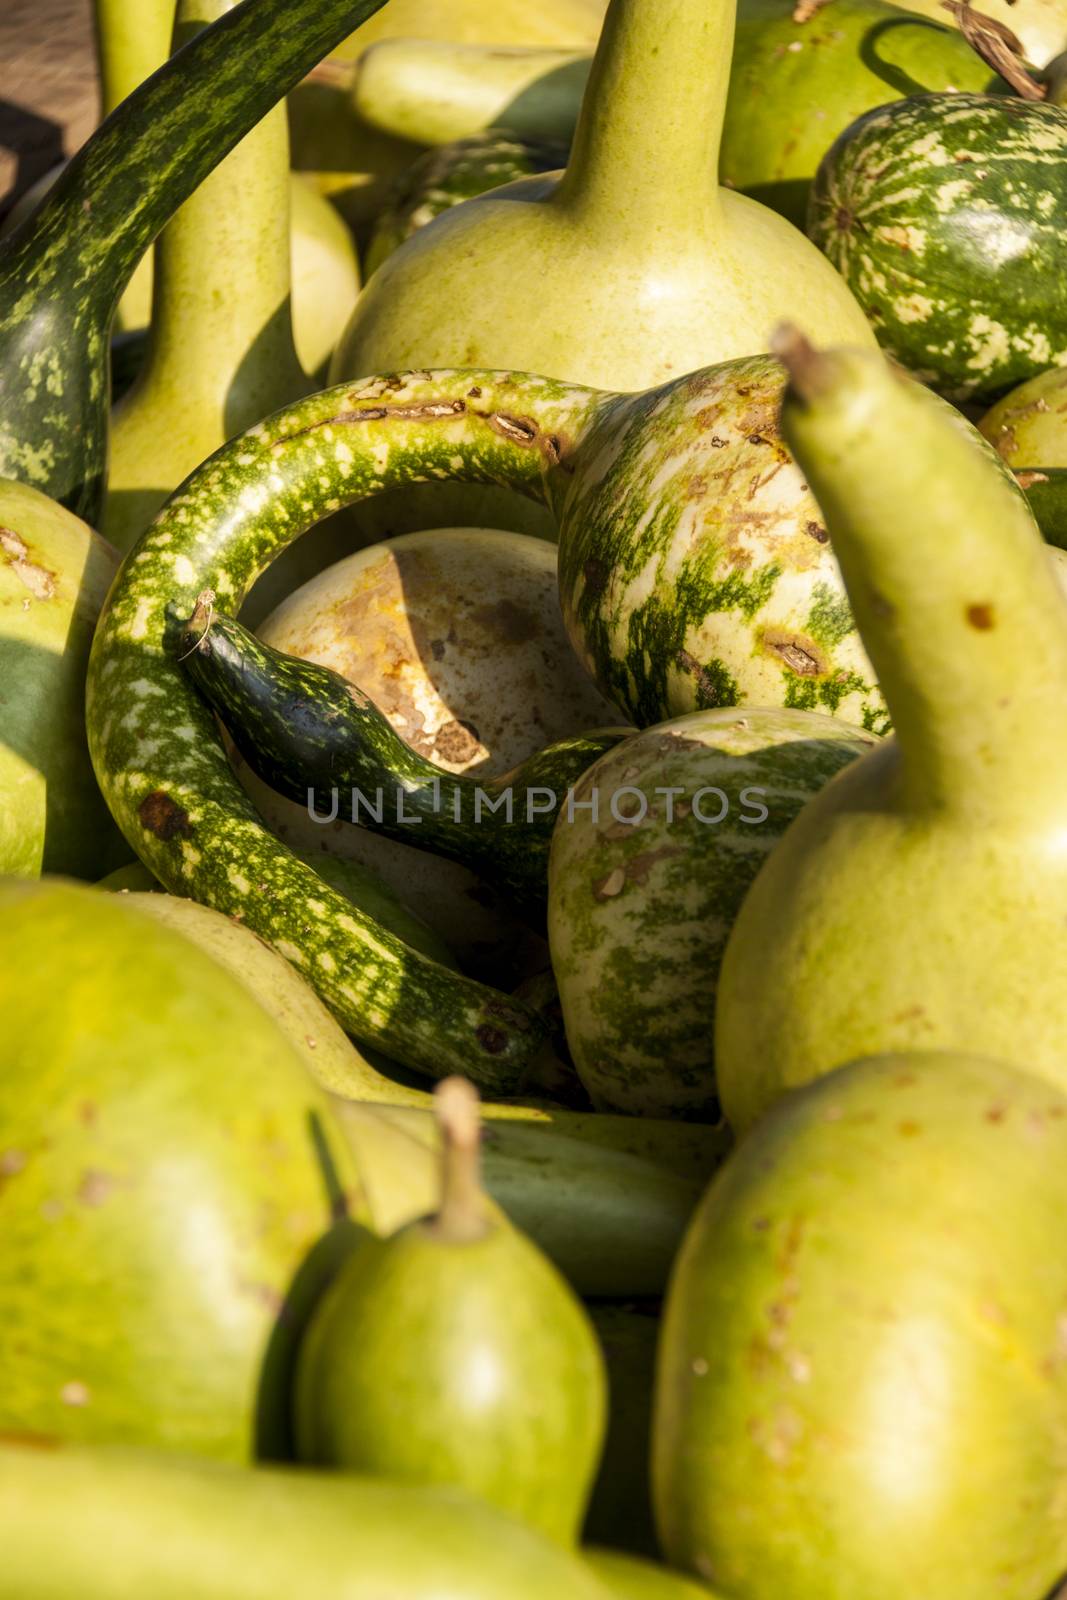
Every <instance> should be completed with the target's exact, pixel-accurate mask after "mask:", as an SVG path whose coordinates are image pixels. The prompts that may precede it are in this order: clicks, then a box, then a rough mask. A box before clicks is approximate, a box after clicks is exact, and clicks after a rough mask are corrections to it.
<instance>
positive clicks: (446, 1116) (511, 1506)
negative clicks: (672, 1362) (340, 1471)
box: [296, 1079, 605, 1543]
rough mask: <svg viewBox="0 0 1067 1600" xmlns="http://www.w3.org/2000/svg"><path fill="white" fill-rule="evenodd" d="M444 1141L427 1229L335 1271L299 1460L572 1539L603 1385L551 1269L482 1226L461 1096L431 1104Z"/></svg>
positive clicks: (314, 1337)
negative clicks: (435, 1488)
mask: <svg viewBox="0 0 1067 1600" xmlns="http://www.w3.org/2000/svg"><path fill="white" fill-rule="evenodd" d="M437 1105H438V1116H439V1118H440V1121H441V1125H442V1131H443V1135H444V1147H443V1158H442V1190H441V1198H440V1204H439V1207H438V1210H437V1212H436V1214H435V1215H434V1216H432V1217H429V1218H427V1219H424V1220H423V1221H421V1222H416V1223H414V1224H413V1225H411V1226H410V1227H408V1228H406V1229H404V1230H403V1231H402V1232H401V1233H399V1234H395V1235H394V1236H393V1237H392V1238H391V1239H388V1240H384V1241H381V1242H380V1243H375V1242H370V1241H368V1243H367V1247H366V1249H361V1250H359V1251H358V1252H357V1254H356V1255H354V1256H353V1257H352V1258H351V1259H350V1261H349V1262H348V1263H347V1265H346V1267H345V1268H344V1269H343V1270H342V1271H341V1273H340V1274H339V1275H338V1278H337V1280H336V1282H335V1283H334V1284H333V1286H332V1287H331V1289H330V1291H329V1293H328V1294H327V1296H326V1297H325V1299H324V1300H323V1303H322V1305H321V1307H320V1309H319V1311H318V1312H317V1313H316V1316H315V1319H314V1322H313V1324H312V1326H311V1328H310V1329H309V1331H308V1335H307V1338H306V1341H305V1344H304V1348H303V1352H302V1355H301V1360H300V1367H299V1372H298V1378H297V1397H296V1415H297V1444H298V1449H299V1451H300V1454H301V1457H302V1459H303V1460H305V1461H309V1462H317V1463H320V1464H323V1465H329V1466H341V1467H345V1468H348V1469H349V1470H352V1471H356V1472H361V1473H366V1474H369V1475H371V1476H381V1477H388V1478H394V1479H398V1480H400V1481H403V1482H408V1483H422V1484H430V1483H438V1484H450V1485H455V1486H456V1487H460V1488H464V1489H467V1490H469V1491H470V1492H471V1493H473V1494H476V1495H478V1496H479V1497H481V1498H482V1499H484V1500H487V1501H489V1503H490V1504H492V1505H495V1506H497V1507H499V1508H500V1509H501V1510H505V1511H508V1512H511V1513H513V1514H514V1515H515V1516H517V1517H520V1518H521V1519H522V1520H524V1521H526V1522H528V1523H530V1524H531V1525H532V1526H534V1527H536V1528H539V1529H540V1530H541V1531H542V1532H544V1533H546V1534H548V1535H549V1536H550V1537H551V1538H553V1539H557V1540H560V1541H561V1542H564V1543H568V1542H570V1541H572V1540H574V1539H575V1538H577V1535H578V1530H579V1528H580V1526H581V1521H582V1517H583V1514H584V1512H585V1506H586V1501H587V1499H588V1495H589V1490H590V1486H591V1483H592V1478H593V1474H594V1472H595V1470H596V1466H597V1461H598V1459H599V1455H600V1448H601V1443H602V1439H603V1431H604V1410H605V1399H604V1372H603V1364H602V1358H601V1355H600V1351H599V1348H598V1345H597V1341H596V1336H595V1334H594V1333H593V1330H592V1328H591V1327H590V1325H589V1322H588V1319H587V1318H586V1315H585V1312H584V1311H583V1310H582V1307H581V1305H580V1303H579V1302H578V1301H577V1300H576V1299H575V1298H574V1296H573V1294H572V1292H571V1291H570V1290H569V1289H568V1288H567V1287H566V1285H565V1284H564V1282H563V1280H562V1279H561V1278H560V1277H558V1276H557V1274H556V1271H555V1268H553V1267H552V1266H550V1264H549V1263H548V1262H547V1261H546V1260H545V1258H544V1257H543V1256H542V1255H541V1254H540V1252H539V1251H538V1250H537V1248H536V1247H535V1246H534V1245H532V1244H531V1243H530V1241H529V1240H527V1239H525V1238H524V1237H523V1236H522V1235H521V1234H519V1233H517V1232H516V1231H515V1230H514V1229H512V1228H511V1227H510V1226H509V1225H508V1224H507V1223H506V1222H505V1221H503V1220H502V1219H499V1218H497V1217H494V1216H491V1215H490V1212H489V1210H488V1205H487V1201H486V1198H485V1195H484V1193H483V1191H482V1188H481V1184H480V1181H479V1177H478V1139H479V1125H478V1109H477V1096H476V1095H475V1093H474V1091H473V1089H471V1088H470V1086H469V1085H468V1084H466V1083H465V1082H464V1081H463V1080H461V1079H451V1080H448V1081H447V1082H446V1083H445V1084H442V1085H441V1086H440V1087H439V1089H438V1091H437Z"/></svg>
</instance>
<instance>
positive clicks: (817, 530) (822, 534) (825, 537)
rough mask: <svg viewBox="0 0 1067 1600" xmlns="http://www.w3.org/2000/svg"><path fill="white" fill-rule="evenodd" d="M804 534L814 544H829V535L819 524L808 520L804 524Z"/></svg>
mask: <svg viewBox="0 0 1067 1600" xmlns="http://www.w3.org/2000/svg"><path fill="white" fill-rule="evenodd" d="M804 532H805V533H806V534H809V535H810V536H811V538H812V539H814V540H815V543H816V544H829V542H830V535H829V534H828V533H827V531H826V529H825V528H824V527H823V526H822V524H821V523H820V522H816V521H815V520H814V519H810V520H809V521H807V522H805V524H804Z"/></svg>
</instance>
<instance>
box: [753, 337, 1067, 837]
mask: <svg viewBox="0 0 1067 1600" xmlns="http://www.w3.org/2000/svg"><path fill="white" fill-rule="evenodd" d="M774 348H775V351H776V353H777V354H778V355H780V357H781V358H782V359H783V361H784V362H785V364H786V366H787V368H788V370H789V375H790V380H791V385H790V391H789V393H788V395H787V398H786V403H785V406H784V408H783V431H784V434H785V437H786V440H787V442H788V443H789V445H790V447H791V448H792V450H793V451H794V453H795V455H796V458H797V460H798V462H799V463H800V466H801V468H802V469H803V471H804V472H805V474H806V475H807V477H808V479H809V481H810V483H811V486H812V489H813V490H814V492H815V495H816V498H817V499H818V501H819V504H820V506H821V507H822V510H823V514H824V516H825V518H826V523H827V527H828V529H829V532H830V538H831V541H832V543H833V549H834V554H835V555H836V557H837V559H838V562H839V563H840V566H841V571H842V575H843V577H844V580H845V585H846V588H847V590H848V595H849V600H850V602H851V605H852V610H853V613H854V615H855V617H856V620H857V622H858V624H859V628H860V633H861V635H862V637H863V642H864V644H865V646H866V648H867V652H868V654H869V656H870V658H871V661H872V663H873V665H874V668H875V671H876V673H877V674H878V678H879V681H880V683H881V686H882V690H883V693H884V694H885V698H886V702H887V704H888V707H889V711H890V715H891V717H892V720H893V725H894V728H895V731H896V735H897V742H898V747H899V752H900V757H901V764H900V782H901V785H902V788H901V793H900V798H901V800H902V802H903V804H904V805H905V806H906V807H907V808H909V809H912V810H916V811H929V810H933V809H936V810H942V811H944V810H952V811H955V812H957V813H959V812H966V813H967V814H968V815H969V816H971V817H972V818H975V817H981V818H983V819H984V820H991V819H998V820H999V821H1001V822H1003V823H1004V824H1005V825H1010V823H1011V821H1012V820H1013V819H1015V818H1021V817H1023V816H1028V815H1032V814H1033V812H1034V809H1035V807H1037V808H1042V809H1047V807H1048V805H1049V804H1054V805H1055V806H1056V807H1057V808H1062V795H1063V788H1064V783H1065V782H1067V771H1065V772H1061V771H1060V766H1061V763H1063V758H1062V757H1061V755H1060V754H1059V752H1061V751H1062V750H1064V748H1065V747H1067V603H1065V601H1064V598H1063V596H1062V594H1061V592H1060V589H1059V585H1058V583H1057V581H1056V578H1055V575H1054V573H1053V570H1052V566H1051V558H1050V554H1049V550H1048V547H1047V545H1046V544H1045V543H1044V541H1043V540H1042V538H1041V535H1040V533H1039V531H1038V529H1037V526H1036V524H1035V523H1034V521H1033V518H1032V516H1031V515H1030V512H1029V510H1028V508H1027V506H1026V503H1025V500H1024V499H1023V498H1022V496H1021V494H1020V493H1019V491H1017V490H1016V489H1015V488H1014V487H1013V485H1012V483H1011V481H1010V480H1009V478H1008V477H1007V475H1006V474H1003V473H1001V472H1000V471H998V469H997V467H996V465H995V464H994V463H993V461H992V460H991V459H990V460H983V458H982V456H981V454H980V453H979V452H980V448H981V447H980V445H979V444H978V442H977V441H976V440H975V439H973V438H971V439H968V438H967V437H966V436H965V434H964V432H963V424H961V423H957V422H956V421H955V420H954V419H953V418H952V417H951V415H950V414H949V412H948V410H947V408H946V409H945V410H943V411H940V408H939V403H938V402H937V401H935V400H934V399H933V398H932V397H931V396H930V395H929V394H928V392H927V391H925V390H924V389H922V388H920V386H919V385H918V384H916V383H914V382H912V381H911V380H909V379H905V378H903V377H900V376H898V375H897V374H896V373H895V372H894V371H893V370H892V369H891V368H890V367H889V365H888V364H887V363H886V362H885V361H884V360H883V359H882V358H881V357H878V356H872V355H868V354H866V353H861V352H856V351H849V350H834V351H829V352H819V351H814V350H812V348H811V347H810V346H809V345H808V344H807V343H806V341H805V340H804V339H803V337H802V336H801V335H800V334H798V333H797V332H796V331H795V330H788V331H781V332H780V333H779V334H778V336H777V338H776V342H775V345H774ZM939 411H940V414H939Z"/></svg>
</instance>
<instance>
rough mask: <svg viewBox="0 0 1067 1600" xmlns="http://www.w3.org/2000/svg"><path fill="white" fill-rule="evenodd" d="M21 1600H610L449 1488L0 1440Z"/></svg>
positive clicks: (587, 1578)
mask: <svg viewBox="0 0 1067 1600" xmlns="http://www.w3.org/2000/svg"><path fill="white" fill-rule="evenodd" d="M0 1541H2V1543H3V1548H4V1578H3V1582H4V1589H5V1593H6V1594H7V1595H9V1596H11V1597H12V1600H14V1596H16V1595H17V1596H18V1600H71V1596H73V1595H77V1596H78V1597H79V1600H130V1597H131V1596H135V1595H137V1596H145V1597H147V1596H149V1595H150V1596H151V1597H152V1600H279V1596H282V1595H290V1596H297V1595H300V1596H304V1595H309V1596H310V1595H314V1596H315V1600H384V1596H386V1595H388V1594H395V1595H403V1597H404V1600H441V1596H442V1595H443V1594H446V1593H447V1595H448V1597H449V1600H504V1597H505V1596H506V1597H507V1600H544V1597H545V1596H546V1595H552V1596H554V1597H555V1600H609V1597H610V1593H611V1591H610V1589H606V1588H605V1587H604V1586H603V1585H602V1584H601V1583H599V1582H598V1581H597V1579H596V1578H595V1577H594V1575H593V1573H592V1572H591V1571H590V1569H589V1567H588V1566H587V1565H586V1563H585V1562H583V1561H582V1560H580V1559H579V1557H578V1556H576V1555H572V1554H571V1553H570V1552H569V1551H566V1550H561V1549H560V1548H559V1547H558V1546H557V1545H553V1544H551V1543H550V1542H549V1541H548V1540H545V1539H541V1538H539V1537H538V1536H537V1534H536V1533H534V1532H533V1531H532V1530H530V1529H528V1528H524V1527H522V1526H521V1525H520V1524H519V1523H517V1522H515V1521H514V1519H513V1518H510V1517H502V1516H499V1515H497V1513H495V1512H494V1511H492V1510H491V1509H490V1508H489V1507H488V1506H485V1505H481V1504H479V1502H478V1501H476V1500H474V1499H472V1498H470V1497H468V1496H466V1495H461V1494H456V1493H452V1492H448V1491H444V1490H439V1489H413V1488H409V1487H407V1486H405V1485H401V1484H393V1483H376V1482H371V1481H369V1480H367V1479H355V1478H346V1477H342V1476H340V1475H339V1474H337V1473H330V1474H323V1473H312V1472H294V1471H292V1470H284V1471H283V1470H279V1469H276V1468H275V1469H262V1468H260V1469H257V1470H250V1469H247V1468H239V1467H222V1466H219V1465H217V1464H216V1463H209V1464H208V1463H203V1462H190V1461H174V1460H167V1459H163V1458H160V1457H159V1456H155V1455H150V1454H148V1453H147V1452H134V1451H117V1450H114V1451H106V1450H70V1449H57V1448H54V1447H52V1445H51V1443H50V1441H48V1440H40V1441H37V1442H36V1443H35V1441H33V1440H27V1441H25V1442H23V1443H21V1444H20V1443H18V1442H8V1443H3V1444H0Z"/></svg>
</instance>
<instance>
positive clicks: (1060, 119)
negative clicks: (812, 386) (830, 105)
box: [808, 94, 1067, 400]
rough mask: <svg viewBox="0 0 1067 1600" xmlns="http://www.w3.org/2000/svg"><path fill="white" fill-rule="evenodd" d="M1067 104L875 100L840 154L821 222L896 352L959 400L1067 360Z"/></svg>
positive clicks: (826, 243)
mask: <svg viewBox="0 0 1067 1600" xmlns="http://www.w3.org/2000/svg"><path fill="white" fill-rule="evenodd" d="M1065 227H1067V110H1063V109H1061V108H1060V107H1058V106H1050V105H1043V104H1041V103H1040V102H1037V103H1035V102H1033V101H1027V100H1021V99H1016V98H1014V97H1011V96H1004V97H1001V96H995V95H974V94H966V95H929V96H922V97H919V98H917V99H914V100H900V101H897V102H895V103H894V104H892V105H888V106H884V107H883V108H881V109H880V110H877V111H872V112H871V113H869V115H867V116H866V117H862V118H861V119H860V120H859V122H857V123H855V124H854V125H853V126H852V127H851V128H849V129H848V130H847V131H846V132H845V133H844V134H842V135H841V137H840V138H839V139H838V140H837V142H836V143H835V144H834V146H833V148H832V149H831V150H830V151H829V152H828V154H827V156H826V158H825V160H824V162H823V164H822V166H821V167H820V169H819V173H818V176H817V178H816V181H815V185H814V187H813V189H812V194H811V208H810V212H809V219H808V232H809V233H810V235H811V237H812V239H814V241H815V243H816V244H818V245H819V246H820V248H821V249H822V250H824V251H825V252H826V254H827V256H829V258H830V260H831V261H832V262H833V264H834V265H835V266H836V267H837V269H838V270H839V272H841V273H842V275H843V276H844V278H845V279H846V281H847V282H848V284H849V286H850V287H851V289H852V291H853V293H854V294H855V296H856V298H857V299H858V300H859V302H860V304H861V305H862V307H863V309H864V310H865V311H866V313H867V316H868V318H869V319H870V322H871V325H872V326H873V328H874V330H875V333H876V334H877V336H878V341H879V343H880V344H881V345H882V346H883V348H884V349H886V350H887V351H889V352H890V354H892V355H893V356H895V357H896V359H897V360H898V361H900V362H901V363H902V364H903V365H904V366H905V367H907V368H908V369H909V371H911V372H912V373H914V374H915V376H917V377H919V378H921V379H922V380H923V381H924V382H927V383H929V384H931V385H932V386H933V387H934V388H936V389H937V390H939V391H940V392H941V393H942V394H944V395H946V396H948V397H949V398H951V399H955V400H962V399H970V398H979V399H981V398H987V399H991V398H993V397H994V396H995V395H996V394H998V393H1000V392H1002V391H1003V390H1004V389H1007V388H1009V387H1010V386H1011V385H1012V384H1017V383H1021V382H1022V381H1023V380H1024V379H1025V378H1029V377H1032V376H1034V375H1035V374H1036V373H1039V372H1043V371H1044V370H1045V368H1047V367H1051V366H1058V365H1060V364H1062V363H1064V362H1067V285H1065V283H1064V280H1063V275H1062V274H1061V273H1060V272H1058V271H1057V270H1056V263H1057V261H1058V259H1059V250H1060V243H1061V240H1062V238H1063V234H1064V229H1065Z"/></svg>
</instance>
